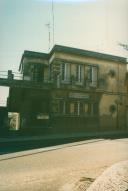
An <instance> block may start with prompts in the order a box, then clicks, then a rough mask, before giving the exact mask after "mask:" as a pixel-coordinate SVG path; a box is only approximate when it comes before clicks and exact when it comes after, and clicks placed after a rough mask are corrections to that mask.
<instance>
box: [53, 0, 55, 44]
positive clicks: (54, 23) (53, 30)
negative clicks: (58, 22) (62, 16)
mask: <svg viewBox="0 0 128 191" xmlns="http://www.w3.org/2000/svg"><path fill="white" fill-rule="evenodd" d="M54 25H55V16H54V0H52V41H53V46H54V29H55V26H54Z"/></svg>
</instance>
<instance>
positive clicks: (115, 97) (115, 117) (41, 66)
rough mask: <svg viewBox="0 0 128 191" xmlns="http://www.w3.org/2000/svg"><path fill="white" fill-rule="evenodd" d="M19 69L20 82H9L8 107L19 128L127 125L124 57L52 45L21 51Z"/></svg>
mask: <svg viewBox="0 0 128 191" xmlns="http://www.w3.org/2000/svg"><path fill="white" fill-rule="evenodd" d="M19 69H20V71H21V73H22V74H23V80H21V81H22V84H24V86H17V87H13V86H12V87H10V92H9V99H8V108H9V111H10V112H17V113H19V114H20V129H21V130H26V131H32V130H35V131H40V130H41V131H42V132H45V133H77V134H78V133H85V134H88V133H97V134H102V133H114V132H126V131H128V103H127V98H128V92H127V85H126V79H125V76H126V73H127V62H126V59H125V58H123V57H118V56H113V55H108V54H103V53H97V52H92V51H86V50H81V49H76V48H70V47H65V46H60V45H55V46H54V47H53V49H52V50H51V51H50V53H49V54H45V53H38V52H32V51H24V54H23V56H22V59H21V63H20V68H19Z"/></svg>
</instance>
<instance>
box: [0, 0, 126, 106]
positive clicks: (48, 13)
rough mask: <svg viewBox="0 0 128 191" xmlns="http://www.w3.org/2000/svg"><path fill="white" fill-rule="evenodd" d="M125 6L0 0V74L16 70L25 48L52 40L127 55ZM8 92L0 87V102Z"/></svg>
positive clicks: (99, 1)
mask: <svg viewBox="0 0 128 191" xmlns="http://www.w3.org/2000/svg"><path fill="white" fill-rule="evenodd" d="M127 10H128V0H22V1H21V0H0V74H1V71H7V70H13V71H15V72H17V71H18V68H19V63H20V60H21V56H22V54H23V52H24V50H32V51H37V52H46V53H47V52H49V47H50V49H51V48H52V47H53V45H54V44H59V45H65V46H70V47H75V48H81V49H85V50H92V51H97V52H104V53H108V54H114V55H117V56H123V57H127V56H128V55H127V52H126V51H125V50H124V49H123V48H122V47H121V46H119V43H120V42H121V43H126V44H128V13H127ZM53 20H54V21H53ZM53 23H54V25H53ZM47 24H50V27H49V28H48V25H47ZM53 29H54V30H53ZM53 31H54V33H53ZM49 32H50V43H49ZM7 94H8V90H7V89H6V90H5V89H4V90H3V88H2V89H1V88H0V103H1V102H2V103H4V102H5V100H6V96H7Z"/></svg>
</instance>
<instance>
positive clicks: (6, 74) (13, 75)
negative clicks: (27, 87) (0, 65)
mask: <svg viewBox="0 0 128 191" xmlns="http://www.w3.org/2000/svg"><path fill="white" fill-rule="evenodd" d="M0 78H2V79H9V80H11V79H12V80H23V75H22V74H21V73H19V72H12V71H11V70H8V71H0Z"/></svg>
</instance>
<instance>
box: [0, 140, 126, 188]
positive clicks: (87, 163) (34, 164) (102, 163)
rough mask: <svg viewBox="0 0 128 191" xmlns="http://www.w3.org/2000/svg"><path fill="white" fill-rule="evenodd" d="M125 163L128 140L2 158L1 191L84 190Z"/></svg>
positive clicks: (94, 141)
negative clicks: (109, 170)
mask: <svg viewBox="0 0 128 191" xmlns="http://www.w3.org/2000/svg"><path fill="white" fill-rule="evenodd" d="M32 153H33V154H32ZM123 160H128V139H127V138H125V139H115V140H110V139H106V140H92V141H91V140H90V141H84V142H83V141H82V142H79V143H75V144H67V145H61V146H54V147H49V148H42V149H37V150H32V151H24V152H18V153H13V154H6V155H1V156H0V191H22V190H25V191H29V190H31V191H83V190H86V187H88V186H89V184H90V183H91V182H93V181H94V180H95V179H96V178H97V177H98V176H99V175H100V174H101V173H102V172H103V171H104V170H105V169H106V168H107V167H109V166H111V165H112V164H114V163H116V162H120V161H123Z"/></svg>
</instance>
